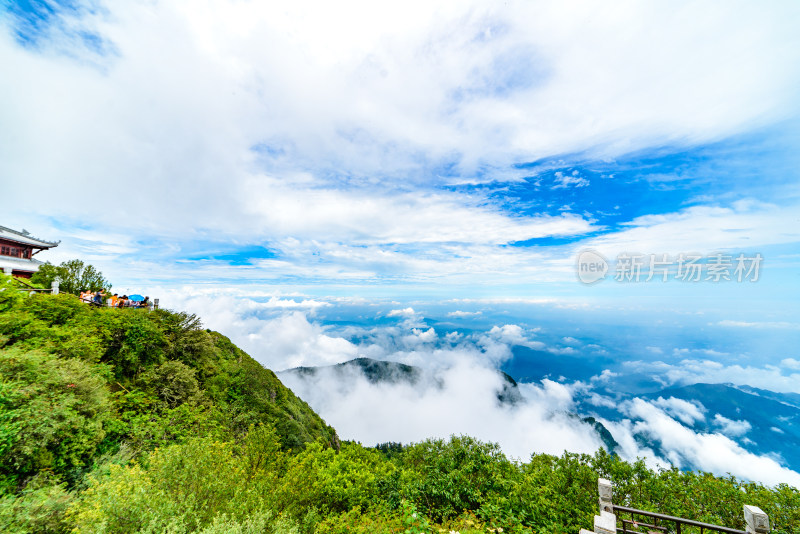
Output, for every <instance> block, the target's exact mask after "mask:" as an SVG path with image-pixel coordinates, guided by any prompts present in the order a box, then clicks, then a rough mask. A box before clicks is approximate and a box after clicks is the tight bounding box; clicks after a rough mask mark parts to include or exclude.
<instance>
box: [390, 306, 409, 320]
mask: <svg viewBox="0 0 800 534" xmlns="http://www.w3.org/2000/svg"><path fill="white" fill-rule="evenodd" d="M416 316H417V312H415V311H414V308H411V307H409V308H403V309H402V310H391V311H390V312H389V313H387V314H386V317H406V318H408V317H416Z"/></svg>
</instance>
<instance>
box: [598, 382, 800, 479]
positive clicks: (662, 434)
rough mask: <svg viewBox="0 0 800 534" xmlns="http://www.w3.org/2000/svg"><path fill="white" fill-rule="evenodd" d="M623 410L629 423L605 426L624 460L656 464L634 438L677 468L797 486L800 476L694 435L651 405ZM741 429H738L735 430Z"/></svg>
mask: <svg viewBox="0 0 800 534" xmlns="http://www.w3.org/2000/svg"><path fill="white" fill-rule="evenodd" d="M624 409H625V410H626V412H627V415H628V416H629V417H630V419H628V420H626V421H625V422H623V423H616V424H615V423H609V426H610V427H611V428H612V433H613V434H614V437H615V439H617V441H618V442H619V443H620V445H621V447H622V449H623V451H624V454H625V456H626V457H629V458H630V457H637V456H642V455H645V456H648V457H650V458H651V460H650V461H651V463H652V464H654V465H657V464H658V463H659V460H658V456H657V455H656V454H655V453H654V452H653V449H652V448H649V447H644V448H640V445H638V443H637V441H636V440H635V438H634V436H635V435H637V434H638V435H640V436H643V437H645V438H646V439H649V440H652V441H653V442H655V443H657V444H658V447H659V449H660V450H661V451H663V454H664V456H665V459H666V460H668V461H669V462H670V463H671V464H673V465H675V466H678V467H694V468H700V469H703V470H707V471H711V472H713V473H717V474H726V473H730V474H732V475H734V476H737V477H740V478H745V479H749V480H757V481H761V482H764V483H766V484H770V485H774V484H779V483H787V484H790V485H794V486H800V474H798V473H796V472H795V471H792V470H790V469H787V468H786V467H783V466H782V465H781V464H780V463H778V462H777V461H776V460H775V459H773V458H771V457H768V456H759V455H756V454H753V453H750V452H748V451H746V450H745V449H743V448H742V447H741V446H740V445H738V444H737V443H736V442H735V441H733V440H732V439H731V438H729V437H727V436H724V435H722V434H719V433H708V434H706V433H698V432H694V431H693V430H691V429H689V428H687V427H686V426H684V425H682V424H681V423H680V422H678V421H676V420H675V419H673V418H672V417H670V416H669V415H668V414H667V413H666V412H665V411H664V410H663V409H661V408H660V407H659V406H657V405H656V404H655V403H649V402H647V401H645V400H643V399H639V398H637V399H634V400H633V401H630V402H629V403H626V404H625V406H624ZM742 426H743V425H739V429H741V427H742ZM734 428H736V425H734Z"/></svg>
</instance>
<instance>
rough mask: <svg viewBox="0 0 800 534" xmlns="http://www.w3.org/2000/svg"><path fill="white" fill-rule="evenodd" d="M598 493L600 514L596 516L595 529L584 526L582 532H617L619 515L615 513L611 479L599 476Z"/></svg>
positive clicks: (582, 533) (607, 533)
mask: <svg viewBox="0 0 800 534" xmlns="http://www.w3.org/2000/svg"><path fill="white" fill-rule="evenodd" d="M597 493H598V494H599V499H598V502H599V504H600V515H596V516H594V531H592V532H590V531H588V530H586V529H583V528H582V529H581V532H580V534H617V516H616V515H614V504H613V502H612V500H613V497H614V492H613V489H612V486H611V481H610V480H607V479H605V478H598V479H597Z"/></svg>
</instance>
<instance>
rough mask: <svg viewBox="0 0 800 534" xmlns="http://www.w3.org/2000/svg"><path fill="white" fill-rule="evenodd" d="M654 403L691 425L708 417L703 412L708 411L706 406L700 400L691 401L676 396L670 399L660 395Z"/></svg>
mask: <svg viewBox="0 0 800 534" xmlns="http://www.w3.org/2000/svg"><path fill="white" fill-rule="evenodd" d="M652 404H653V406H657V407H659V408H661V409H662V410H664V411H665V412H666V413H668V414H670V415H671V416H672V417H675V418H676V419H678V420H680V421H681V422H682V423H684V424H686V425H689V426H692V425H693V424H695V423H696V422H699V421H705V419H706V416H705V415H704V414H703V412H705V411H706V409H705V406H703V404H702V403H700V402H698V401H693V402H689V401H685V400H683V399H678V398H675V397H669V398H668V399H665V398H663V397H659V398H658V399H656V400H654V401H653V402H652Z"/></svg>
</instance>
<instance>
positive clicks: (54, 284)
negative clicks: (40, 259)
mask: <svg viewBox="0 0 800 534" xmlns="http://www.w3.org/2000/svg"><path fill="white" fill-rule="evenodd" d="M58 284H59V280H58V278H56V279H55V280H53V281H52V282H51V283H50V294H51V295H58Z"/></svg>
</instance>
